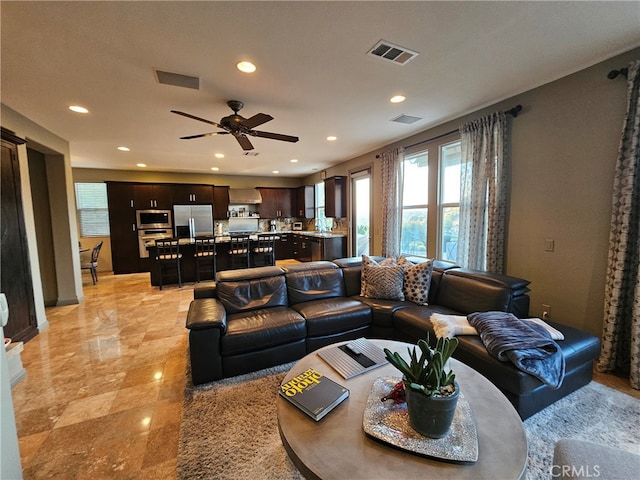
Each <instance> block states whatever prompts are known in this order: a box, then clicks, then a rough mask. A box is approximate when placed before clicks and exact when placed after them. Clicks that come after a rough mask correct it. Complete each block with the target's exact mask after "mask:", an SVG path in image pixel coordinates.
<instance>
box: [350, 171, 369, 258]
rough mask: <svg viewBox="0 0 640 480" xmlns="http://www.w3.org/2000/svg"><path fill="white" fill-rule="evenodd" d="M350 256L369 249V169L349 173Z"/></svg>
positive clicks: (359, 254)
mask: <svg viewBox="0 0 640 480" xmlns="http://www.w3.org/2000/svg"><path fill="white" fill-rule="evenodd" d="M351 209H352V211H351V218H352V222H351V252H352V256H356V257H359V256H362V255H369V254H370V251H371V169H369V168H367V169H366V170H360V171H358V172H353V173H351Z"/></svg>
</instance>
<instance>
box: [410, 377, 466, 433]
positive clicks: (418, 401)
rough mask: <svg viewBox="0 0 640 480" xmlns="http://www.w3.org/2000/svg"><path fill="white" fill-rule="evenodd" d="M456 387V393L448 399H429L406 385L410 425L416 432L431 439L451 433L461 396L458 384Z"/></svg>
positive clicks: (455, 383)
mask: <svg viewBox="0 0 640 480" xmlns="http://www.w3.org/2000/svg"><path fill="white" fill-rule="evenodd" d="M454 385H455V392H454V393H453V394H452V395H449V396H448V397H428V396H426V395H425V394H424V393H422V392H416V391H415V390H412V389H411V388H410V387H409V386H408V385H405V390H406V400H407V410H408V411H409V423H410V424H411V426H412V427H413V429H414V430H415V431H416V432H418V433H420V434H422V435H424V436H425V437H430V438H442V437H444V436H445V435H447V433H449V429H450V428H451V422H453V415H454V414H455V413H456V405H457V404H458V396H459V394H460V387H459V386H458V382H454Z"/></svg>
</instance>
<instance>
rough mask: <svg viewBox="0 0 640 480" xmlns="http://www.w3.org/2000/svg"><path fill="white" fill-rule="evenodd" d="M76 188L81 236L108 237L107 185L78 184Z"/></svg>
mask: <svg viewBox="0 0 640 480" xmlns="http://www.w3.org/2000/svg"><path fill="white" fill-rule="evenodd" d="M75 187H76V205H77V208H78V219H79V222H80V236H81V237H106V236H108V235H109V208H108V205H107V185H106V184H105V183H76V184H75Z"/></svg>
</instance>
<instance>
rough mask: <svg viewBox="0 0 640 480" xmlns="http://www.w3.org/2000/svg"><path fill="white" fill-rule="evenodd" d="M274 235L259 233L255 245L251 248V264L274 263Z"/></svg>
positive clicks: (269, 264)
mask: <svg viewBox="0 0 640 480" xmlns="http://www.w3.org/2000/svg"><path fill="white" fill-rule="evenodd" d="M277 239H278V237H277V236H276V235H260V236H258V241H257V242H256V246H255V247H254V248H253V266H254V267H266V266H273V265H275V264H276V257H275V244H276V240H277Z"/></svg>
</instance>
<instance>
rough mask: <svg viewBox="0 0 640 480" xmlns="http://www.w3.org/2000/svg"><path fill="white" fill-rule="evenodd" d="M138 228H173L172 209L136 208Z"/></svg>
mask: <svg viewBox="0 0 640 480" xmlns="http://www.w3.org/2000/svg"><path fill="white" fill-rule="evenodd" d="M136 221H137V223H138V230H146V229H149V228H166V229H169V230H171V227H172V225H171V210H136Z"/></svg>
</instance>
